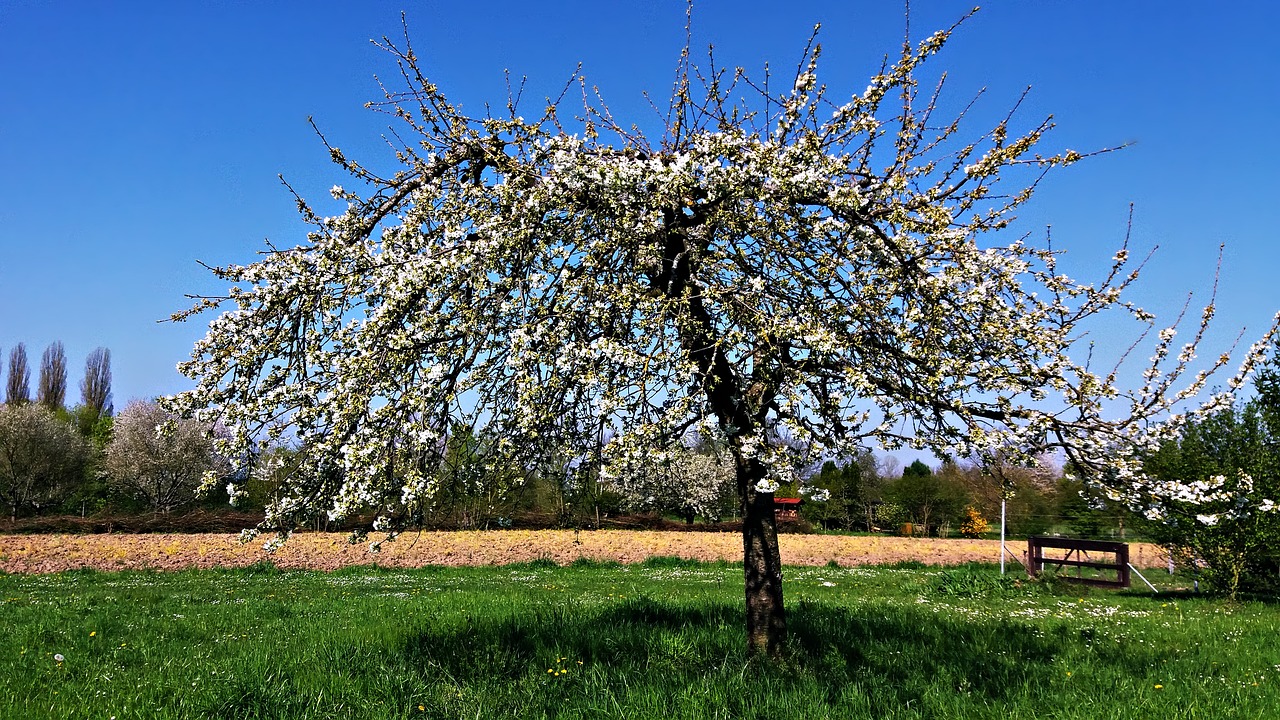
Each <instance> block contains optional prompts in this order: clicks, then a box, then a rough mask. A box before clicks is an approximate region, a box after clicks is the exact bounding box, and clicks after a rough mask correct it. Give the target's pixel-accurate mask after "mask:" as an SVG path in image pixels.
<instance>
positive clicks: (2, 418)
mask: <svg viewBox="0 0 1280 720" xmlns="http://www.w3.org/2000/svg"><path fill="white" fill-rule="evenodd" d="M8 358H9V362H8V367H7V370H8V373H7V376H6V377H5V382H4V388H5V392H4V404H3V405H0V503H2V507H3V510H4V512H5V513H6V514H7V515H8V517H9V519H10V520H11V521H14V520H17V519H18V518H22V517H29V516H36V515H51V514H63V515H69V514H74V515H82V516H83V515H88V514H94V513H98V512H101V511H104V510H108V509H110V510H111V511H114V512H141V511H158V512H169V511H172V510H174V509H178V508H183V507H187V506H189V505H191V504H192V503H193V502H194V501H195V500H196V488H197V487H198V486H199V484H200V482H201V480H202V478H203V477H204V475H205V473H206V472H210V471H211V472H214V473H215V474H216V473H217V472H219V470H220V469H221V468H222V467H223V465H221V464H219V459H218V456H217V454H216V453H215V452H214V447H213V440H212V437H213V435H214V433H213V432H212V430H211V429H209V428H203V427H200V426H198V425H197V424H195V423H193V422H191V421H184V420H178V419H176V418H171V417H169V416H167V415H166V414H165V413H163V411H161V410H160V409H159V407H158V406H157V405H156V404H155V403H154V402H147V401H134V402H131V403H129V405H128V406H127V407H126V408H125V409H124V410H123V411H122V412H121V413H120V414H119V415H116V413H115V408H114V406H113V403H112V393H111V351H110V350H108V349H107V348H101V347H100V348H97V349H95V350H94V351H93V352H91V353H89V355H88V357H87V358H86V359H85V365H84V376H83V378H82V379H81V381H80V402H79V403H78V404H75V405H71V406H68V405H67V402H66V399H67V386H68V381H67V356H66V351H65V350H64V348H63V345H62V343H60V342H54V343H52V344H50V345H49V347H47V348H46V349H45V351H44V353H43V354H42V355H41V358H40V367H39V371H38V372H39V374H38V378H37V382H36V393H35V398H34V400H33V399H32V395H31V369H30V367H29V364H28V359H27V348H26V346H25V345H24V344H23V343H18V344H17V345H16V346H15V347H13V348H12V349H11V350H10V351H9V355H8ZM4 370H5V368H4V365H3V363H0V372H3V371H4ZM167 425H171V426H172V427H171V428H168V431H167V432H158V428H160V426H167ZM223 472H225V471H223ZM222 501H223V502H225V496H224V497H223V498H222Z"/></svg>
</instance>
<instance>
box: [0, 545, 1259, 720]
mask: <svg viewBox="0 0 1280 720" xmlns="http://www.w3.org/2000/svg"><path fill="white" fill-rule="evenodd" d="M741 573H742V569H741V566H740V565H734V564H729V563H697V562H692V561H682V560H675V559H661V558H659V559H654V560H651V561H649V562H647V563H645V564H640V565H627V566H623V565H616V564H611V563H606V564H601V563H590V562H579V563H575V564H573V565H569V566H563V567H561V566H556V565H555V564H553V563H551V562H549V561H542V562H535V563H530V564H522V565H507V566H497V567H472V568H442V567H428V568H421V569H414V570H402V569H396V570H388V569H379V568H376V567H363V568H351V569H347V570H341V571H336V572H333V573H321V572H312V571H280V570H277V569H276V568H275V567H274V566H270V565H257V566H253V567H250V568H246V569H239V570H192V571H183V572H174V573H158V572H112V573H106V572H94V571H72V572H65V573H60V574H53V575H0V717H4V718H59V719H62V718H101V719H102V720H107V719H108V718H112V717H114V718H116V719H117V720H125V719H126V718H206V717H207V718H326V719H327V718H553V717H554V718H664V719H666V720H672V719H675V718H768V719H769V720H783V719H785V718H806V719H813V718H877V719H881V718H1089V719H1091V720H1092V719H1097V718H1156V717H1158V718H1237V717H1238V718H1266V717H1275V716H1276V713H1277V708H1280V608H1277V607H1276V606H1274V605H1268V604H1261V603H1249V602H1245V603H1238V604H1228V603H1226V602H1223V601H1219V600H1210V599H1205V598H1201V597H1196V596H1192V595H1189V594H1187V593H1184V592H1183V593H1180V592H1176V591H1169V590H1168V589H1166V591H1165V592H1162V593H1160V594H1152V593H1150V592H1149V591H1148V592H1142V593H1140V592H1136V591H1130V592H1114V591H1104V590H1087V589H1083V588H1081V587H1079V586H1071V585H1067V584H1065V583H1061V582H1045V583H1027V582H1018V581H1015V580H1014V579H1013V578H1012V577H1006V578H1001V577H1000V576H999V575H998V571H997V570H996V569H995V568H994V567H992V566H967V567H961V568H953V569H943V568H938V567H926V566H920V565H916V564H910V565H900V566H893V567H855V568H837V567H817V568H813V567H810V568H799V567H793V568H788V569H787V571H786V582H787V585H786V592H787V593H788V595H787V603H788V608H789V622H790V628H791V636H792V638H791V639H792V645H791V648H790V652H789V658H788V660H787V661H786V662H785V663H782V664H778V665H773V664H767V663H752V662H748V661H747V660H746V658H745V655H744V647H743V646H744V639H743V631H742V627H741V626H742V609H741V608H742V599H741V594H742V575H741ZM1152 579H1153V580H1157V578H1152ZM1162 580H1163V581H1164V582H1166V583H1168V582H1169V579H1168V578H1167V577H1166V578H1162ZM59 658H61V659H59Z"/></svg>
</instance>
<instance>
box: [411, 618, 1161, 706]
mask: <svg viewBox="0 0 1280 720" xmlns="http://www.w3.org/2000/svg"><path fill="white" fill-rule="evenodd" d="M742 623H743V611H742V608H741V607H740V606H738V605H734V604H728V603H724V604H706V603H703V604H698V605H692V604H682V603H673V602H666V601H661V600H654V599H650V598H643V597H642V598H636V599H632V600H628V601H626V602H623V603H621V604H618V605H613V606H609V607H605V608H598V609H592V610H590V611H586V610H582V609H577V610H565V609H554V610H545V611H539V612H537V613H532V614H523V615H518V616H512V617H507V618H503V619H500V620H486V619H468V620H466V621H465V622H463V623H461V624H457V625H437V626H432V627H429V628H424V629H421V630H419V631H417V632H415V633H413V634H412V635H410V636H408V637H407V638H406V639H405V644H404V646H403V653H404V660H405V661H406V663H407V664H409V665H410V666H413V667H435V668H440V669H443V670H446V671H447V672H448V673H449V674H450V675H452V676H453V677H454V678H456V679H457V680H459V681H461V682H465V681H466V679H467V678H494V677H502V678H507V679H515V678H517V677H519V676H521V675H522V674H525V673H527V672H528V671H529V668H530V666H531V664H532V663H534V662H535V661H537V660H539V659H542V660H543V661H544V662H545V659H546V658H548V657H556V658H559V657H567V658H570V659H572V660H573V661H575V662H576V661H578V660H581V661H583V662H584V663H587V664H589V665H592V666H595V667H597V668H599V669H602V670H603V671H604V672H606V673H610V674H616V675H618V676H620V677H623V676H625V677H631V676H638V675H641V674H643V673H645V672H648V671H649V670H650V669H652V668H662V669H663V672H664V673H666V674H667V676H668V678H669V680H675V681H677V682H688V683H697V682H708V681H714V678H713V677H712V676H714V675H715V674H716V673H718V672H719V673H723V674H724V675H726V676H728V675H735V674H736V675H743V674H744V671H745V674H746V675H753V674H754V675H761V674H763V675H764V676H767V677H768V678H769V679H770V682H771V683H774V684H778V683H780V684H781V685H783V686H786V685H787V684H789V683H799V684H803V685H805V686H807V687H810V688H811V689H812V688H813V686H814V685H815V684H816V685H817V686H819V687H822V688H824V689H825V690H826V691H828V692H830V693H831V694H832V696H833V697H834V696H835V695H837V694H838V692H839V691H841V690H842V689H843V688H844V687H845V686H847V685H848V684H850V683H857V684H859V685H861V686H863V687H864V688H868V689H869V690H870V689H874V690H875V692H877V693H880V694H887V695H888V697H884V698H883V700H885V701H889V702H897V703H902V704H905V703H906V702H907V701H910V700H914V699H917V698H919V697H921V696H922V695H924V694H925V693H927V692H929V691H931V690H932V691H935V692H936V691H940V690H942V691H955V690H961V691H963V692H968V693H974V694H980V695H982V696H985V697H987V698H990V699H992V700H999V699H1001V698H1004V697H1006V696H1008V695H1009V694H1011V693H1017V692H1022V691H1023V689H1025V688H1027V687H1029V686H1032V685H1035V684H1048V683H1049V682H1050V681H1051V680H1055V679H1057V678H1058V675H1059V674H1060V668H1055V667H1054V663H1055V659H1057V658H1058V657H1059V656H1060V655H1062V654H1063V653H1064V652H1068V651H1070V650H1072V649H1073V647H1074V649H1076V650H1079V649H1080V648H1081V646H1088V652H1089V653H1091V656H1092V657H1093V658H1094V659H1095V660H1096V661H1098V662H1102V663H1105V664H1108V665H1111V666H1114V667H1116V669H1117V670H1121V671H1123V672H1134V673H1138V674H1140V673H1141V672H1142V671H1143V670H1144V669H1145V668H1149V667H1151V666H1152V665H1153V664H1155V663H1158V662H1160V661H1161V660H1162V659H1163V656H1162V655H1161V651H1159V650H1157V649H1155V648H1151V647H1142V648H1132V647H1110V646H1107V645H1105V644H1096V645H1095V638H1094V637H1093V630H1092V629H1089V628H1085V629H1081V628H1079V627H1074V626H1070V627H1069V626H1066V625H1059V626H1057V627H1056V629H1048V630H1046V629H1045V628H1044V627H1043V626H1042V625H1032V624H1029V623H1023V622H1018V621H1015V620H1010V619H1006V618H997V617H992V618H975V617H966V616H962V615H952V614H948V612H947V610H946V609H945V608H942V607H941V606H933V605H929V606H921V607H919V608H917V607H912V606H890V605H875V606H865V607H860V608H844V607H833V606H828V605H824V604H819V603H804V602H801V603H796V604H795V605H793V607H792V608H791V609H790V611H789V625H790V633H791V638H790V640H791V641H790V647H789V650H790V654H789V658H788V661H787V662H785V663H783V664H782V665H779V666H771V665H768V664H764V663H749V662H748V661H747V659H746V654H745V648H744V644H745V633H744V631H743V630H742ZM948 686H950V688H949V690H948Z"/></svg>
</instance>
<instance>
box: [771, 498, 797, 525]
mask: <svg viewBox="0 0 1280 720" xmlns="http://www.w3.org/2000/svg"><path fill="white" fill-rule="evenodd" d="M773 517H774V519H775V520H799V519H800V498H783V497H776V498H774V499H773Z"/></svg>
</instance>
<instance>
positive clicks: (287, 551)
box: [0, 530, 1166, 573]
mask: <svg viewBox="0 0 1280 720" xmlns="http://www.w3.org/2000/svg"><path fill="white" fill-rule="evenodd" d="M347 537H348V536H347V535H345V534H338V533H301V534H298V535H295V536H294V537H293V538H292V539H291V540H290V541H289V542H288V543H286V544H285V546H284V547H283V548H281V549H280V550H278V551H276V552H275V553H274V554H273V555H268V554H266V553H265V552H264V551H263V550H262V545H261V543H260V542H256V543H251V544H241V543H240V542H239V541H238V539H237V536H235V535H221V534H209V535H0V570H3V571H5V572H10V573H50V572H60V571H62V570H70V569H75V568H96V569H99V570H137V569H154V570H180V569H184V568H213V567H240V566H244V565H250V564H253V563H256V562H260V561H263V560H270V561H271V562H273V563H275V564H276V565H278V566H280V567H282V568H310V569H316V570H333V569H336V568H339V567H344V566H347V565H368V564H373V563H377V564H378V565H381V566H384V567H416V566H421V565H502V564H507V563H514V562H524V561H529V560H537V559H539V558H547V559H550V560H554V561H555V562H557V563H560V564H564V563H569V562H572V561H574V560H576V559H578V558H590V559H593V560H617V561H619V562H624V563H626V562H640V561H643V560H645V559H646V558H649V557H654V556H678V557H682V558H691V559H698V560H720V559H723V560H741V559H742V537H741V536H740V535H737V534H735V533H701V532H650V531H638V530H597V531H583V532H574V531H571V530H531V531H524V530H503V531H491V532H481V531H476V532H431V533H421V534H414V533H411V534H406V535H402V536H401V537H400V538H399V539H398V540H396V541H395V542H391V543H386V544H384V545H383V546H382V551H381V552H380V553H378V554H376V555H374V554H371V553H370V552H369V549H368V546H367V545H363V544H362V545H351V544H349V543H348V542H347ZM780 541H781V544H782V561H783V563H785V564H788V565H825V564H826V563H828V562H830V561H832V560H834V561H836V562H837V563H839V564H840V565H844V566H850V565H869V564H880V563H894V562H899V561H903V560H918V561H920V562H923V563H927V564H939V565H951V564H956V563H963V562H969V561H981V562H998V561H999V558H1000V556H999V546H1000V543H999V541H997V540H938V539H924V538H900V537H887V536H884V537H880V536H870V537H845V536H833V535H782V536H781V538H780ZM1009 547H1010V549H1011V550H1012V551H1013V552H1015V553H1017V554H1018V555H1019V556H1021V555H1022V553H1023V551H1024V550H1025V549H1026V545H1025V544H1023V543H1010V545H1009ZM1129 554H1130V562H1132V563H1133V564H1134V565H1136V566H1138V567H1161V566H1163V565H1164V564H1165V563H1166V556H1165V554H1164V552H1163V551H1162V550H1160V548H1158V547H1156V546H1154V545H1148V544H1146V543H1132V544H1130V546H1129Z"/></svg>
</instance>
